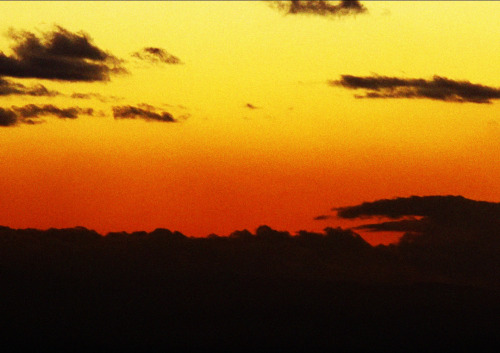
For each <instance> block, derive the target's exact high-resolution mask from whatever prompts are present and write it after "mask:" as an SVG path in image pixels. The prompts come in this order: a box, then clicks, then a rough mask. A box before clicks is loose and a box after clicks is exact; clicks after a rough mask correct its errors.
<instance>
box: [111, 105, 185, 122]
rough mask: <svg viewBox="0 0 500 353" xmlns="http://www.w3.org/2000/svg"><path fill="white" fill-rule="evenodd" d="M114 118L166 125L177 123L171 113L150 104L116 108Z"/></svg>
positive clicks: (114, 108)
mask: <svg viewBox="0 0 500 353" xmlns="http://www.w3.org/2000/svg"><path fill="white" fill-rule="evenodd" d="M113 117H114V118H115V119H143V120H147V121H160V122H165V123H173V122H177V120H176V119H174V117H173V116H172V114H170V113H169V112H166V111H161V110H158V109H157V108H155V107H153V106H151V105H149V104H142V105H140V106H131V105H122V106H114V107H113Z"/></svg>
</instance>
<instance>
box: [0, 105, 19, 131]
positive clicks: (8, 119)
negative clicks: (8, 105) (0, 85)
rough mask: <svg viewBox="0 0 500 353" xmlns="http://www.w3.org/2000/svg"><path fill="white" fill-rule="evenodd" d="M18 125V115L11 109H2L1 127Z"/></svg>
mask: <svg viewBox="0 0 500 353" xmlns="http://www.w3.org/2000/svg"><path fill="white" fill-rule="evenodd" d="M16 124H17V115H16V113H15V112H13V111H12V110H11V109H4V108H0V126H4V127H5V126H14V125H16Z"/></svg>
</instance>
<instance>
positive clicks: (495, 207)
mask: <svg viewBox="0 0 500 353" xmlns="http://www.w3.org/2000/svg"><path fill="white" fill-rule="evenodd" d="M334 210H336V211H337V215H338V216H339V217H341V218H348V219H349V218H351V219H352V218H359V217H363V216H385V217H389V218H393V219H397V218H401V217H404V216H422V217H426V218H427V219H428V220H430V221H432V222H434V223H439V224H446V225H454V226H457V225H460V226H461V227H464V226H476V225H477V224H481V223H485V222H492V221H493V222H498V221H500V203H495V202H486V201H475V200H470V199H466V198H465V197H462V196H412V197H408V198H396V199H384V200H378V201H374V202H365V203H362V204H361V205H357V206H349V207H341V208H337V209H334Z"/></svg>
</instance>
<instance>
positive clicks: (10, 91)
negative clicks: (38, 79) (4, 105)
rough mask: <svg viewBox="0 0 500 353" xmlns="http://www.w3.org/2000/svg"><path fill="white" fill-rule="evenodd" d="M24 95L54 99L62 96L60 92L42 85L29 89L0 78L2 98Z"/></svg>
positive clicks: (0, 94)
mask: <svg viewBox="0 0 500 353" xmlns="http://www.w3.org/2000/svg"><path fill="white" fill-rule="evenodd" d="M11 95H24V96H35V97H39V96H46V97H54V96H57V95H60V93H59V92H57V91H53V90H49V89H48V88H47V87H45V86H44V85H41V84H36V85H34V86H30V87H27V86H25V85H23V84H21V83H18V82H13V81H10V80H6V79H3V78H1V77H0V96H11Z"/></svg>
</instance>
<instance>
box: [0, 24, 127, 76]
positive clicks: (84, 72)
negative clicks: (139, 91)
mask: <svg viewBox="0 0 500 353" xmlns="http://www.w3.org/2000/svg"><path fill="white" fill-rule="evenodd" d="M9 37H10V38H11V39H12V40H14V42H15V43H14V45H13V46H12V47H11V49H12V55H10V56H7V55H5V54H4V53H3V52H0V76H9V77H20V78H41V79H49V80H50V79H52V80H63V81H106V80H109V76H110V74H112V73H124V72H126V70H125V69H124V68H123V67H122V66H121V62H120V60H119V59H117V58H116V57H115V56H113V55H111V54H109V53H108V52H105V51H103V50H102V49H100V48H98V47H97V46H95V45H94V44H93V43H92V39H91V38H90V37H89V36H88V35H87V34H85V33H82V32H79V33H72V32H70V31H68V30H66V29H64V28H62V27H59V26H58V27H56V28H55V29H54V30H53V31H51V32H48V33H43V34H42V36H41V38H40V37H38V36H37V35H35V34H34V33H32V32H28V31H23V32H14V31H11V32H10V33H9Z"/></svg>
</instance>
